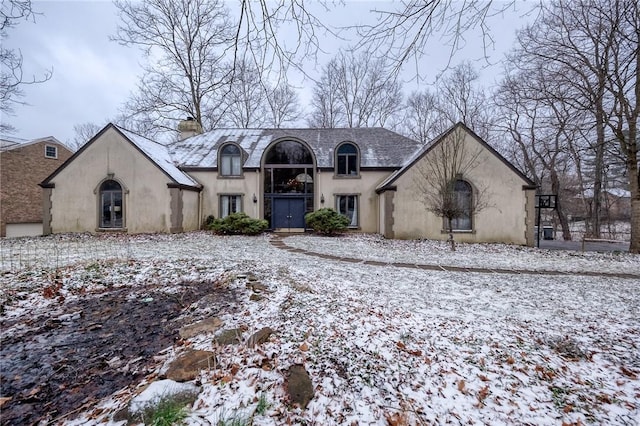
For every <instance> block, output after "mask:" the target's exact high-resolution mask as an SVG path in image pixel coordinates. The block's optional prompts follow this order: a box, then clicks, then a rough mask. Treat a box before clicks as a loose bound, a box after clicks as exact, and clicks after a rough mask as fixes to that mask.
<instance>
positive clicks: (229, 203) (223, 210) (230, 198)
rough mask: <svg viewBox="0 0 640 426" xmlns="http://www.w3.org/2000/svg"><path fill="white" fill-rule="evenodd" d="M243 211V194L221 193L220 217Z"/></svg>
mask: <svg viewBox="0 0 640 426" xmlns="http://www.w3.org/2000/svg"><path fill="white" fill-rule="evenodd" d="M241 211H242V195H221V196H220V218H225V217H227V216H229V215H230V214H231V213H240V212H241Z"/></svg>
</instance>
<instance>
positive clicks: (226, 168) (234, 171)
mask: <svg viewBox="0 0 640 426" xmlns="http://www.w3.org/2000/svg"><path fill="white" fill-rule="evenodd" d="M241 170H242V153H241V152H240V148H239V147H238V146H237V145H233V144H228V145H225V146H224V147H222V149H221V150H220V175H222V176H240V174H241Z"/></svg>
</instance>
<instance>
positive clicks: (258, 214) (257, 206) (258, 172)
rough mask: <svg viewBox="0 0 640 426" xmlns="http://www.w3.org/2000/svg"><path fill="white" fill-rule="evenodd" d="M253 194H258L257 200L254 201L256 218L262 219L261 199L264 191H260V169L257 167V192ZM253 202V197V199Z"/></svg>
mask: <svg viewBox="0 0 640 426" xmlns="http://www.w3.org/2000/svg"><path fill="white" fill-rule="evenodd" d="M253 195H255V196H256V198H257V201H256V202H255V203H253V213H254V216H253V217H255V218H256V219H261V217H260V200H261V199H262V193H261V192H260V169H256V186H255V192H254V193H253ZM251 201H252V202H253V199H252V200H251Z"/></svg>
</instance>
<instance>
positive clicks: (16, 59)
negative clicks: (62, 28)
mask: <svg viewBox="0 0 640 426" xmlns="http://www.w3.org/2000/svg"><path fill="white" fill-rule="evenodd" d="M34 16H35V12H34V11H33V9H32V7H31V0H3V1H2V6H1V7H0V113H2V114H3V115H5V114H13V107H14V106H15V105H16V104H21V103H22V102H21V101H20V98H22V97H23V96H24V92H23V90H22V88H23V87H24V86H25V85H28V84H36V83H43V82H45V81H47V80H49V79H50V78H51V75H52V73H53V70H48V71H45V73H44V75H43V76H42V77H36V76H35V75H33V76H31V77H25V75H24V72H23V70H22V52H20V50H19V49H17V50H16V49H9V48H7V47H5V46H6V43H5V41H6V39H7V38H8V37H9V34H8V30H9V29H11V28H13V27H15V26H16V25H17V24H18V22H19V21H22V20H30V19H31V20H33V19H34ZM13 131H15V129H14V128H13V126H11V125H9V124H8V123H6V122H5V121H4V120H2V121H0V133H11V132H13Z"/></svg>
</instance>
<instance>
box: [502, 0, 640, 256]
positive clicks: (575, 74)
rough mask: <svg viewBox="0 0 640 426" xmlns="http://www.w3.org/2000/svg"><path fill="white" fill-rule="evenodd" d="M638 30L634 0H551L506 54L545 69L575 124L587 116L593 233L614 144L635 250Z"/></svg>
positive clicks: (639, 197) (639, 216)
mask: <svg viewBox="0 0 640 426" xmlns="http://www.w3.org/2000/svg"><path fill="white" fill-rule="evenodd" d="M639 34H640V13H639V11H638V4H637V2H635V1H632V0H618V1H614V2H610V1H604V0H591V1H581V2H569V1H565V0H556V1H553V2H549V3H543V4H542V6H541V14H540V17H539V19H538V21H537V22H536V23H535V24H534V25H531V26H529V27H528V28H527V29H525V30H524V31H522V32H521V33H520V34H519V46H518V48H517V50H516V55H514V56H512V59H513V60H514V62H515V63H516V64H517V66H518V68H519V69H520V70H522V71H523V72H525V73H527V74H531V73H533V72H536V71H538V70H541V71H542V72H544V76H543V79H544V80H546V81H548V82H549V83H550V86H549V90H548V91H547V93H546V94H545V96H547V97H548V98H549V100H550V101H553V102H559V103H562V104H563V108H564V109H566V110H567V111H571V114H572V115H573V116H575V117H578V118H580V120H581V121H580V123H579V124H581V125H584V124H585V123H589V126H588V127H582V128H580V129H578V130H579V132H580V134H582V135H584V136H583V137H584V139H583V140H584V146H586V147H588V152H589V154H590V155H591V156H592V157H593V184H592V194H593V206H592V215H591V216H592V217H591V219H592V224H591V233H592V234H593V235H594V236H596V237H598V236H599V235H600V226H601V220H600V215H601V210H602V187H603V182H604V171H605V162H604V156H605V153H606V151H607V147H608V145H609V144H610V143H611V142H612V141H617V142H618V144H619V145H620V152H621V153H622V154H623V155H624V157H625V163H626V167H627V174H628V178H629V189H630V192H631V204H632V217H631V249H630V250H631V251H632V252H640V183H639V181H638V179H639V177H638V156H637V150H638V145H637V142H636V141H637V139H638V133H637V127H638V116H639V114H640V100H639V99H638V94H639V93H640V81H639V80H638V71H640V51H639V50H638V43H639V40H638V37H639ZM586 118H588V119H586ZM611 135H613V136H614V137H611ZM574 151H575V152H576V153H578V152H579V150H577V149H576V150H574ZM577 155H578V156H581V155H584V153H579V154H577Z"/></svg>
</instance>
